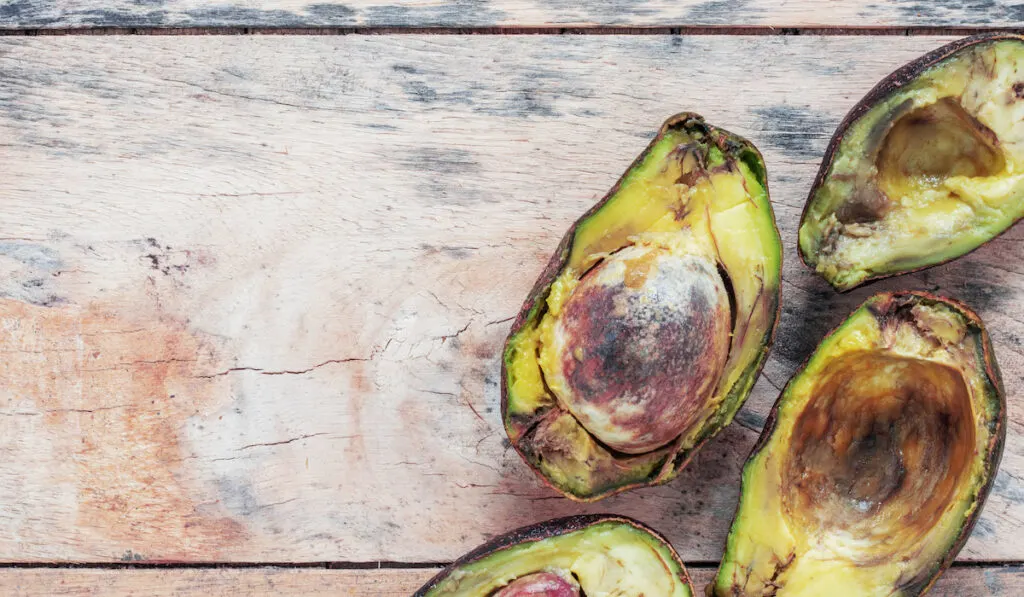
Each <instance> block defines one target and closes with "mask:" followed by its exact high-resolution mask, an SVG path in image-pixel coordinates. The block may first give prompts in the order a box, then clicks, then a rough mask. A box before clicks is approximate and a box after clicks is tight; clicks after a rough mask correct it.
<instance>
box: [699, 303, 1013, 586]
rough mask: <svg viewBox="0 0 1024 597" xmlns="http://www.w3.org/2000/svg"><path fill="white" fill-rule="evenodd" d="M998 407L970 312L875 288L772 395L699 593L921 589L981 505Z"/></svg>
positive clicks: (997, 390) (996, 380)
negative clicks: (724, 537) (719, 555)
mask: <svg viewBox="0 0 1024 597" xmlns="http://www.w3.org/2000/svg"><path fill="white" fill-rule="evenodd" d="M1005 419H1006V407H1005V401H1004V395H1003V385H1002V382H1001V380H1000V377H999V369H998V367H997V366H996V361H995V356H994V355H993V353H992V345H991V343H990V341H989V338H988V334H987V333H986V332H985V329H984V327H983V325H982V323H981V321H980V320H979V319H978V317H977V315H975V314H974V313H972V312H971V311H970V310H969V309H968V308H967V307H965V306H963V305H961V304H958V303H956V302H953V301H950V300H948V299H943V298H939V297H936V296H931V295H927V294H923V293H897V294H879V295H875V296H874V297H872V298H870V299H869V300H868V301H867V302H865V303H864V304H863V305H862V306H861V307H859V308H858V309H857V310H856V311H854V312H853V314H852V315H850V317H849V318H848V319H847V320H846V321H845V322H844V323H843V324H842V325H840V326H839V327H838V328H837V329H836V330H835V331H833V332H832V333H831V334H830V335H829V336H828V337H827V338H825V340H824V341H823V342H822V343H821V345H820V346H819V347H818V349H817V350H816V351H815V353H814V354H813V355H812V356H811V357H810V359H809V360H808V361H807V363H806V364H805V365H804V368H803V369H802V370H801V371H799V372H798V373H797V374H796V375H794V376H793V378H792V379H790V381H789V383H788V384H787V385H786V387H785V389H784V390H783V391H782V395H781V396H780V397H779V399H778V401H777V402H776V403H775V407H774V408H773V409H772V412H771V415H770V416H769V418H768V421H767V423H766V425H765V429H764V432H763V433H762V434H761V437H760V439H759V440H758V442H757V445H756V446H755V447H754V450H753V453H752V454H751V456H750V458H749V460H747V463H746V464H745V465H744V468H743V475H742V489H741V493H740V503H739V507H738V508H737V512H736V518H735V519H734V520H733V523H732V529H731V530H730V533H729V538H728V541H727V543H726V549H725V555H724V557H723V560H722V564H721V566H720V568H719V570H718V574H717V576H716V578H715V581H714V584H713V585H712V589H711V590H710V591H709V595H714V596H718V597H726V596H730V597H737V596H754V595H757V596H763V595H778V596H779V597H784V596H790V597H800V596H818V595H829V596H830V597H847V596H849V597H872V596H878V597H890V596H891V597H907V596H911V595H921V594H922V593H924V592H925V591H926V590H927V589H928V588H929V587H931V585H932V584H933V583H934V582H935V581H936V579H937V578H938V577H939V575H940V574H941V573H942V571H943V570H945V569H946V568H947V567H948V566H949V565H950V563H951V562H952V561H953V558H955V557H956V554H957V552H959V551H960V548H961V547H963V544H964V542H966V540H967V537H968V536H969V535H970V532H971V529H972V528H973V526H974V523H975V521H976V520H977V518H978V515H979V514H980V512H981V507H982V505H983V503H984V501H985V498H986V497H987V495H988V493H989V489H990V487H991V485H992V480H993V479H994V477H995V474H996V469H997V468H998V466H999V459H1000V457H1001V455H1002V449H1003V441H1004V438H1005V435H1006V430H1005V428H1006V423H1005Z"/></svg>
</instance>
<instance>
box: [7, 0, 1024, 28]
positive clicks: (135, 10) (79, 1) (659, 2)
mask: <svg viewBox="0 0 1024 597" xmlns="http://www.w3.org/2000/svg"><path fill="white" fill-rule="evenodd" d="M568 25H617V26H684V25H733V26H735V25H756V26H775V27H814V26H837V27H907V26H922V25H925V26H947V27H968V26H970V27H1020V26H1022V25H1024V7H1022V6H1021V4H1020V3H1019V2H1017V1H1015V0H981V1H978V0H975V1H971V2H967V1H958V0H941V1H940V0H875V1H867V2H865V1H864V0H828V1H827V2H823V1H822V0H786V1H780V0H735V1H723V0H591V1H587V2H581V1H574V0H390V1H387V0H384V1H382V0H347V1H345V2H331V1H328V2H315V1H313V2H311V1H309V0H224V1H222V2H215V3H211V2H207V1H205V0H62V1H59V2H54V1H46V0H0V28H7V29H18V28H48V29H49V28H78V27H210V26H213V27H222V26H235V27H322V26H334V27H356V26H358V27H438V26H441V27H480V26H483V27H487V26H568Z"/></svg>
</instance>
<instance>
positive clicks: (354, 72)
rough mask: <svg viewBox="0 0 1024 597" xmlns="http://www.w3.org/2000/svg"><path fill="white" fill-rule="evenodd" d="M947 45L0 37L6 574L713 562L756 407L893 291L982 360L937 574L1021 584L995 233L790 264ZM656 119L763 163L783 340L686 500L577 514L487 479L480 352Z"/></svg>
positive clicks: (534, 490)
mask: <svg viewBox="0 0 1024 597" xmlns="http://www.w3.org/2000/svg"><path fill="white" fill-rule="evenodd" d="M945 41H947V39H944V38H926V37H911V38H902V37H894V38H886V39H884V40H881V41H880V40H876V39H870V38H864V37H849V38H844V37H827V38H810V37H698V38H679V37H668V36H666V37H646V36H629V37H608V36H589V37H568V36H561V37H559V36H554V37H456V36H399V37H392V38H388V37H269V38H268V37H174V38H170V37H123V36H122V37H60V38H6V39H3V40H0V164H2V176H0V202H2V203H0V208H2V213H3V214H4V217H3V218H2V220H0V273H2V275H0V296H3V297H6V298H4V299H3V300H0V352H2V353H3V358H2V360H0V380H2V383H0V504H3V505H4V507H3V508H2V509H0V560H4V561H54V560H56V561H98V562H109V561H118V560H120V559H122V558H125V557H127V558H129V559H140V558H141V559H144V560H147V561H203V562H211V561H226V562H231V561H235V562H238V561H273V562H287V561H376V560H387V561H399V562H444V561H450V560H452V559H454V558H455V557H457V556H459V555H460V554H462V553H463V552H464V551H466V550H467V549H468V548H470V547H472V546H474V545H476V544H479V543H481V542H482V541H483V540H485V539H486V538H488V537H490V536H493V535H495V534H497V533H501V532H505V531H507V530H509V529H511V528H513V527H516V526H520V525H523V524H526V523H531V522H535V521H538V520H542V519H546V518H550V517H553V516H558V515H566V514H571V513H580V512H597V511H613V512H617V513H622V514H627V515H631V516H634V517H636V518H639V519H641V520H643V521H645V522H647V523H649V524H651V525H652V526H654V527H655V528H657V529H659V530H661V531H662V532H664V533H665V534H666V535H667V536H668V537H669V538H670V539H671V541H672V542H673V544H674V545H675V546H676V548H677V549H678V550H679V552H680V553H681V555H682V556H683V558H684V559H686V560H688V561H695V560H696V561H705V562H713V561H717V559H718V557H719V556H720V554H721V549H722V544H723V541H724V538H725V534H726V532H727V530H728V526H729V523H730V521H731V518H732V514H733V510H734V508H735V504H736V498H737V495H738V474H739V469H740V466H741V464H742V462H743V460H744V458H745V457H746V455H747V453H748V451H749V450H750V448H751V446H752V445H753V442H754V440H755V438H756V437H757V433H758V430H759V428H760V426H761V425H762V424H763V421H764V416H765V414H766V413H767V411H768V409H769V407H770V405H771V403H772V402H773V401H774V400H775V398H776V395H777V388H778V387H780V386H781V385H782V384H783V383H785V381H786V379H787V378H788V376H789V375H791V374H792V373H793V371H794V370H795V369H796V368H797V367H798V365H799V363H800V361H801V360H802V359H803V358H805V357H806V356H807V355H808V354H809V353H810V351H811V350H812V349H813V347H814V345H815V344H816V342H817V341H818V340H819V339H820V338H821V336H822V335H823V334H824V333H825V331H826V330H827V329H829V328H830V327H831V326H832V325H834V324H836V323H837V322H839V321H840V320H841V319H842V318H843V317H844V316H845V315H846V313H848V311H849V309H851V308H852V307H853V306H854V305H856V304H857V303H859V302H860V301H861V300H862V299H864V298H865V297H866V296H868V295H869V294H870V293H871V292H873V291H875V290H880V289H895V288H928V289H932V290H936V291H938V292H942V293H947V294H950V295H953V296H956V297H959V298H961V299H964V300H966V301H967V302H968V303H969V304H971V305H973V306H974V307H975V308H977V309H978V310H979V312H980V313H981V315H982V316H983V317H984V319H985V320H986V321H987V322H988V323H989V325H990V327H991V330H992V334H993V338H994V341H995V344H996V349H997V354H998V357H999V361H1000V363H1001V365H1002V367H1003V371H1004V375H1005V380H1006V385H1007V388H1008V392H1009V396H1010V397H1011V401H1010V424H1009V438H1008V441H1007V444H1006V453H1005V456H1004V459H1003V467H1002V470H1001V472H1000V474H999V476H998V478H997V481H996V484H995V490H994V492H993V495H992V497H991V499H990V500H989V502H988V505H987V507H986V509H985V512H984V515H983V517H982V518H981V521H980V523H979V525H978V527H977V528H976V530H975V533H974V536H973V537H972V538H971V540H970V542H969V543H968V544H967V547H966V548H965V550H964V551H963V552H962V554H961V558H962V559H967V560H972V559H973V560H987V561H991V560H1018V561H1019V560H1022V559H1024V541H1021V536H1022V533H1024V482H1022V480H1021V479H1022V477H1024V439H1022V436H1021V434H1022V431H1024V427H1022V424H1024V399H1022V398H1021V396H1022V392H1021V390H1022V389H1024V323H1022V322H1021V321H1020V316H1019V310H1018V307H1019V305H1020V301H1021V299H1022V298H1024V270H1022V269H1021V267H1020V263H1022V258H1024V229H1021V228H1015V229H1013V230H1011V231H1010V232H1009V233H1008V234H1006V235H1004V236H1003V237H1002V238H1000V239H998V240H996V241H995V242H993V243H991V244H990V245H989V246H987V247H985V248H983V249H981V250H979V251H978V252H976V253H975V254H973V255H971V256H969V257H967V258H965V259H961V260H959V261H956V262H954V263H951V264H949V265H946V266H943V267H940V268H937V269H934V270H929V271H926V272H922V273H919V274H916V275H913V276H908V277H902V278H897V279H893V280H889V281H886V282H883V283H880V284H878V285H876V286H874V287H871V288H868V289H861V290H858V291H855V292H853V293H851V294H848V295H842V296H840V295H836V294H834V293H833V292H832V291H831V290H830V289H829V288H828V287H827V286H826V285H825V283H824V282H822V281H821V280H819V279H818V278H817V277H815V276H813V275H811V274H810V273H809V272H807V271H806V270H805V269H804V268H803V267H802V266H801V265H800V264H799V262H798V260H797V259H796V257H795V251H794V239H795V233H796V223H797V218H798V216H799V211H800V208H801V207H802V205H803V201H804V196H805V193H806V191H807V188H808V186H809V184H810V182H811V178H812V176H813V174H814V172H815V170H816V167H817V161H818V160H819V159H820V155H821V152H822V151H823V149H824V146H825V144H826V142H827V139H828V137H829V135H830V134H831V131H832V129H833V127H834V126H835V124H837V123H838V121H839V120H840V118H841V117H842V115H843V114H844V113H845V111H846V110H847V109H848V108H849V107H850V106H851V105H852V104H853V102H854V101H855V100H856V99H858V98H859V97H860V96H861V95H862V94H863V93H864V92H865V91H866V90H867V89H868V88H869V87H870V86H871V85H873V84H874V82H875V81H876V80H877V79H878V78H880V77H881V76H883V75H885V74H887V73H888V72H890V71H891V70H892V69H893V68H895V67H896V66H898V65H900V64H902V63H903V62H905V61H906V60H908V59H910V58H912V57H914V56H916V55H918V54H920V53H922V52H924V51H926V50H928V49H931V48H933V47H935V46H937V45H939V44H941V43H944V42H945ZM683 109H689V110H695V111H698V112H701V113H703V114H704V115H705V116H706V117H707V118H708V119H709V120H710V121H711V122H713V123H715V124H718V125H721V126H724V127H726V128H729V129H732V130H734V131H735V132H737V133H740V134H743V135H746V136H749V137H750V138H751V139H752V140H753V141H754V142H755V143H756V144H757V145H758V146H759V147H761V149H762V150H763V151H764V153H765V156H766V160H767V164H768V168H769V178H770V181H771V187H772V198H773V201H774V205H775V208H776V214H777V217H778V220H779V226H780V229H781V231H782V238H783V240H784V243H785V248H786V249H785V250H786V263H785V270H784V278H785V296H784V303H785V305H784V309H783V315H782V319H781V325H780V328H779V331H778V340H777V343H776V346H775V349H774V351H773V353H772V357H771V359H770V361H769V363H768V365H767V367H766V369H765V374H764V375H763V376H762V378H761V380H760V381H759V382H758V384H757V385H756V387H755V389H754V392H753V395H752V397H751V399H750V401H749V402H748V405H747V406H746V407H745V409H744V410H743V411H742V413H741V414H740V416H739V417H738V422H737V424H734V425H732V426H730V427H729V428H728V429H727V430H725V431H724V432H723V433H722V434H721V435H720V436H719V437H718V438H717V439H716V440H715V441H713V442H711V443H710V444H709V445H708V446H707V447H706V448H705V449H704V450H703V451H702V452H701V454H700V455H699V456H698V457H697V459H696V461H695V462H694V463H693V464H692V465H691V466H690V467H689V469H688V470H687V471H685V472H684V473H683V474H682V475H681V476H680V478H678V479H677V480H676V481H674V482H673V483H671V484H670V485H668V486H665V487H661V488H653V489H646V490H639V491H634V492H631V493H628V494H626V495H623V496H619V497H616V498H612V499H609V500H606V501H603V502H601V503H598V504H595V505H592V506H586V507H582V506H579V505H576V504H573V503H571V502H569V501H567V500H565V499H561V498H559V497H557V496H556V495H555V494H554V493H553V492H551V491H550V490H548V489H545V488H544V487H542V486H541V484H540V483H539V482H538V481H537V479H536V478H535V477H534V475H533V473H531V472H530V471H529V470H528V469H527V468H526V466H525V465H524V464H523V463H522V462H521V460H520V459H519V457H518V456H516V455H515V453H514V452H513V451H511V450H510V449H509V448H508V444H507V443H506V441H505V438H504V433H503V430H502V428H501V424H500V416H499V412H498V400H499V397H498V372H499V363H498V359H499V352H500V348H501V345H502V342H503V340H504V337H505V335H506V333H507V331H508V326H509V320H510V318H511V317H512V315H513V314H514V313H515V312H516V310H517V309H518V308H519V305H520V302H521V301H522V299H523V298H524V295H525V293H526V291H527V289H528V288H529V287H530V285H531V284H532V283H533V281H534V278H535V276H536V275H537V274H538V273H539V272H540V270H541V267H542V265H543V264H544V262H545V261H546V259H547V258H548V255H549V253H550V251H552V250H553V249H554V247H555V246H556V244H557V242H558V240H559V238H560V236H561V235H562V233H563V231H564V230H565V229H566V227H567V226H568V225H569V223H570V222H571V221H572V220H573V219H574V218H576V217H577V216H578V215H579V214H581V213H582V212H583V211H584V210H585V209H586V208H587V207H589V206H590V205H591V204H592V203H593V202H594V201H595V200H596V199H597V198H598V197H599V196H600V195H602V194H603V193H604V192H605V191H606V190H607V189H608V188H609V187H610V185H611V184H612V183H613V182H614V181H615V179H616V178H617V177H618V176H619V174H620V173H621V172H622V170H623V169H624V168H625V167H626V165H627V164H628V163H629V162H630V161H631V160H632V159H633V158H634V157H635V155H636V154H637V153H638V152H639V151H640V150H641V149H642V148H643V147H644V145H645V144H646V142H647V140H648V138H649V137H650V136H651V135H652V134H653V132H654V130H655V129H656V128H657V126H658V125H659V123H660V122H661V120H662V119H664V118H665V117H667V116H668V115H670V114H671V113H673V112H676V111H679V110H683ZM26 574H27V573H26Z"/></svg>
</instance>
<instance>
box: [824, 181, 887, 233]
mask: <svg viewBox="0 0 1024 597" xmlns="http://www.w3.org/2000/svg"><path fill="white" fill-rule="evenodd" d="M891 207H892V201H890V200H889V197H887V196H886V194H885V193H883V192H882V191H881V190H879V188H878V187H876V186H875V185H865V186H863V187H861V188H860V189H858V190H857V191H856V192H855V193H854V194H853V196H852V197H850V198H849V199H848V200H847V201H846V202H845V203H843V204H842V205H841V206H840V207H839V209H838V210H836V218H837V219H838V220H839V221H840V222H842V223H843V224H866V223H869V222H877V221H878V220H881V219H882V218H884V217H885V215H886V214H887V213H889V209H890V208H891Z"/></svg>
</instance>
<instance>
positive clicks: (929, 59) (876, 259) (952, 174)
mask: <svg viewBox="0 0 1024 597" xmlns="http://www.w3.org/2000/svg"><path fill="white" fill-rule="evenodd" d="M1022 216H1024V36H1020V35H1012V34H1005V33H999V34H986V35H978V36H974V37H968V38H965V39H962V40H960V41H957V42H954V43H952V44H949V45H947V46H944V47H942V48H939V49H937V50H935V51H934V52H931V53H930V54H927V55H925V56H922V57H921V58H919V59H917V60H915V61H913V62H911V63H910V64H907V65H906V66H904V67H903V68H901V69H899V70H897V71H896V72H894V73H893V74H891V75H889V76H888V77H886V78H885V79H884V80H883V81H882V82H881V83H879V84H878V85H877V86H876V87H875V88H874V89H872V90H871V91H870V92H869V93H868V94H867V96H866V97H864V99H862V100H861V101H860V102H859V103H858V104H857V105H856V106H855V107H854V108H853V110H851V111H850V113H849V114H848V115H847V116H846V118H845V119H844V120H843V122H842V123H841V124H840V125H839V128H838V130H837V131H836V133H835V135H834V136H833V137H832V142H831V143H830V144H829V147H828V150H827V151H826V154H825V159H824V160H823V161H822V164H821V169H820V170H819V171H818V176H817V179H816V180H815V182H814V186H813V187H812V188H811V192H810V196H809V197H808V200H807V204H806V206H805V207H804V212H803V216H802V217H801V220H800V240H799V245H800V257H801V259H802V260H803V261H804V263H806V264H807V265H808V266H809V267H811V268H813V269H814V270H815V271H817V272H818V273H819V274H820V275H821V276H822V277H824V278H825V279H826V280H828V282H829V283H830V284H832V286H834V287H835V288H836V289H837V290H840V291H844V290H848V289H850V288H853V287H855V286H857V285H859V284H862V283H863V282H865V281H867V280H872V279H875V278H883V277H886V276H892V275H896V274H901V273H905V272H909V271H913V270H917V269H922V268H925V267H930V266H933V265H937V264H940V263H943V262H946V261H949V260H951V259H955V258H957V257H959V256H961V255H963V254H965V253H968V252H970V251H972V250H974V249H976V248H978V247H979V246H981V245H982V244H984V243H985V242H986V241H989V240H991V239H992V238H993V237H995V236H997V235H999V234H1000V233H1002V232H1004V231H1005V230H1006V229H1007V228H1009V227H1010V226H1011V225H1012V224H1013V223H1014V222H1016V221H1017V220H1018V219H1020V218H1021V217H1022Z"/></svg>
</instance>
